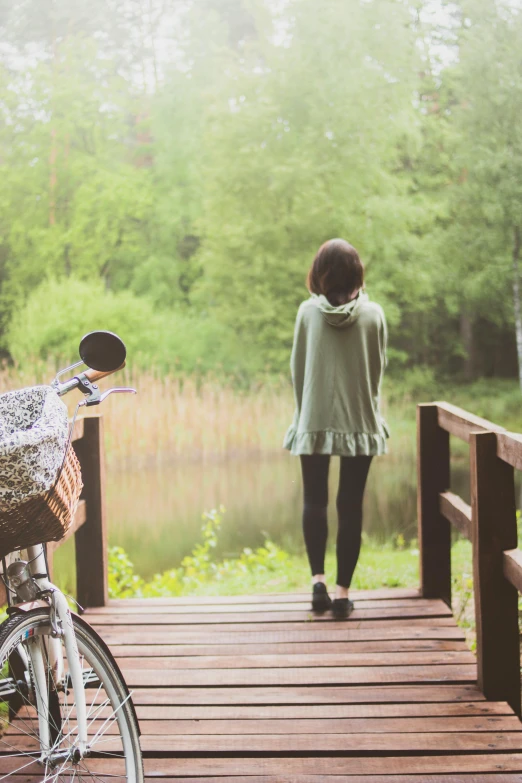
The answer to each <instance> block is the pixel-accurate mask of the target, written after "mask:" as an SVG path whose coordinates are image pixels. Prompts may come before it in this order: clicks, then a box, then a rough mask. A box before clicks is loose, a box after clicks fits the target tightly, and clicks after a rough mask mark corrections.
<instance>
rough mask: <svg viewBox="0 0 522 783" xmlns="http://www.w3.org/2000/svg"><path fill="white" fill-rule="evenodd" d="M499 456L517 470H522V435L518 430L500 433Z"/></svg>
mask: <svg viewBox="0 0 522 783" xmlns="http://www.w3.org/2000/svg"><path fill="white" fill-rule="evenodd" d="M497 457H499V458H500V459H501V460H504V462H507V463H508V465H511V466H512V467H513V468H515V469H516V470H522V435H519V434H518V433H516V432H500V433H498V434H497Z"/></svg>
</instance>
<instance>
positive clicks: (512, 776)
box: [28, 772, 521, 783]
mask: <svg viewBox="0 0 522 783" xmlns="http://www.w3.org/2000/svg"><path fill="white" fill-rule="evenodd" d="M158 779H159V780H161V781H162V783H203V782H204V783H243V781H245V779H246V780H248V783H323V781H324V780H327V781H328V783H521V778H520V775H519V774H518V773H517V772H504V773H491V774H488V773H483V772H479V773H477V774H474V773H467V774H466V777H465V778H464V779H463V778H462V776H461V775H460V774H457V775H452V774H449V775H408V777H407V778H406V777H404V775H385V776H383V775H364V776H363V777H361V776H360V775H330V774H327V773H326V772H324V773H322V774H321V775H302V774H297V775H294V774H293V773H292V772H290V773H286V774H285V775H250V773H249V772H245V773H243V774H241V775H237V776H236V775H226V776H225V777H223V776H221V775H220V776H219V777H214V776H211V777H207V776H205V777H204V778H202V777H197V778H194V777H185V776H183V777H177V776H176V777H175V778H174V777H161V778H158V777H156V776H154V777H147V776H146V777H145V782H146V783H153V781H156V780H158ZM101 780H103V778H101ZM35 781H36V779H35ZM28 783H32V781H28ZM38 783H39V782H38Z"/></svg>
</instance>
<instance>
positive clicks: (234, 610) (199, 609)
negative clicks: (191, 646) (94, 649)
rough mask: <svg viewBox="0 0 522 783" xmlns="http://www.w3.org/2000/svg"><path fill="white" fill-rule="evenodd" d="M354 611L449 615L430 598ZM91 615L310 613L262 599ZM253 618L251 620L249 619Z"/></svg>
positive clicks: (302, 606) (369, 604)
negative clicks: (255, 601) (401, 610)
mask: <svg viewBox="0 0 522 783" xmlns="http://www.w3.org/2000/svg"><path fill="white" fill-rule="evenodd" d="M355 608H356V609H360V610H365V611H366V610H370V609H375V610H377V609H384V610H386V612H383V615H386V614H389V612H390V611H393V613H394V614H395V613H396V612H397V610H399V609H410V610H412V609H415V610H418V612H419V614H421V613H423V612H421V610H424V609H426V611H427V613H429V614H431V613H436V614H439V613H442V614H443V615H448V614H450V612H449V611H448V607H447V606H446V605H445V604H444V603H443V602H441V601H439V600H437V599H434V598H413V599H412V598H403V599H397V600H396V601H393V602H391V601H385V600H380V601H361V602H356V603H355ZM92 611H93V613H94V614H96V615H104V614H107V615H110V616H111V617H118V616H120V615H127V616H128V615H132V616H133V617H137V616H139V615H140V613H142V614H161V615H165V614H168V615H171V614H180V615H183V614H190V615H204V614H214V613H218V614H239V615H244V614H253V615H255V614H257V613H265V614H266V613H267V612H268V613H271V614H272V613H274V614H275V613H277V612H284V613H285V614H287V615H288V614H289V613H290V612H297V613H300V614H302V613H303V612H305V613H306V614H309V613H310V612H311V603H310V600H309V599H307V600H306V601H300V602H295V601H294V602H292V601H288V602H287V603H277V604H269V605H268V606H267V605H266V603H265V602H264V601H263V600H262V598H260V599H259V601H258V602H257V603H251V604H244V605H238V604H227V603H224V604H216V605H214V606H210V605H204V606H194V607H191V606H190V605H182V606H176V605H173V606H168V607H165V606H158V605H157V604H152V605H151V606H147V605H146V604H141V605H140V606H139V607H132V606H125V603H124V602H122V603H121V604H120V605H118V606H115V607H113V606H100V607H98V608H96V610H92ZM252 619H255V618H252Z"/></svg>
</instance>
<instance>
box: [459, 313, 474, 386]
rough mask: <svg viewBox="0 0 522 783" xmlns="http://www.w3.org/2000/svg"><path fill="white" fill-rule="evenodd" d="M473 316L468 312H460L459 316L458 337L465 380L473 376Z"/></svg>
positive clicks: (470, 379) (471, 378)
mask: <svg viewBox="0 0 522 783" xmlns="http://www.w3.org/2000/svg"><path fill="white" fill-rule="evenodd" d="M473 326H474V323H473V318H472V316H471V315H470V314H469V313H468V312H463V313H461V316H460V339H461V340H462V346H463V348H464V351H465V356H464V377H465V378H466V380H467V381H472V380H473V378H474V377H475V340H474V330H473Z"/></svg>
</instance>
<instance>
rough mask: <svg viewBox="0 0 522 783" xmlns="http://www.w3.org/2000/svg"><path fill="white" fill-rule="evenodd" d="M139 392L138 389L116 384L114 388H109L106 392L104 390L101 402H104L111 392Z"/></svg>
mask: <svg viewBox="0 0 522 783" xmlns="http://www.w3.org/2000/svg"><path fill="white" fill-rule="evenodd" d="M113 393H114V394H137V393H138V392H137V391H136V389H131V388H130V387H129V386H114V387H113V388H112V389H107V391H106V392H103V394H102V395H101V397H100V402H103V401H104V399H105V398H106V397H108V396H109V394H113Z"/></svg>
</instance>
